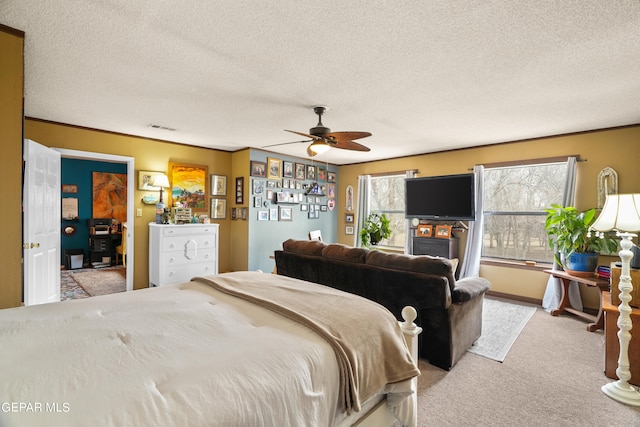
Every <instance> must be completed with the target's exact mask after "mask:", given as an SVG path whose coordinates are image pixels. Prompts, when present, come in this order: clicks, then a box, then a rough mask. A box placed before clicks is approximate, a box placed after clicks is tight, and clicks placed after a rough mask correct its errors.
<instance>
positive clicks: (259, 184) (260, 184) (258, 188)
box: [253, 179, 264, 194]
mask: <svg viewBox="0 0 640 427" xmlns="http://www.w3.org/2000/svg"><path fill="white" fill-rule="evenodd" d="M263 191H264V180H262V179H254V180H253V194H262V192H263Z"/></svg>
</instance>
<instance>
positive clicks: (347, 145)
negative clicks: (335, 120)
mask: <svg viewBox="0 0 640 427" xmlns="http://www.w3.org/2000/svg"><path fill="white" fill-rule="evenodd" d="M331 145H332V146H333V147H335V148H341V149H343V150H353V151H371V149H370V148H369V147H365V146H364V145H362V144H358V143H357V142H353V141H335V143H334V144H331Z"/></svg>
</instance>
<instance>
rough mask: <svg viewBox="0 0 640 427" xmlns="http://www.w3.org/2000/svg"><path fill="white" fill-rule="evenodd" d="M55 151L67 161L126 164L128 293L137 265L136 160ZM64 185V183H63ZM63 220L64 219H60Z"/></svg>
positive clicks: (123, 157) (89, 153)
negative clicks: (135, 252) (135, 234)
mask: <svg viewBox="0 0 640 427" xmlns="http://www.w3.org/2000/svg"><path fill="white" fill-rule="evenodd" d="M53 150H55V151H58V152H59V153H60V156H61V158H65V159H77V160H89V161H100V162H110V163H121V164H126V170H127V172H126V173H127V207H126V217H127V221H126V222H127V224H129V227H127V228H126V231H125V232H126V233H127V235H126V237H125V238H126V239H127V255H126V256H127V261H126V263H127V268H126V269H125V271H126V273H125V276H126V277H125V280H126V291H131V290H133V268H134V265H135V261H134V228H135V227H134V226H133V224H134V191H135V188H134V181H135V175H134V171H135V166H134V158H133V157H125V156H117V155H112V154H104V153H94V152H89V151H77V150H67V149H62V148H53ZM61 184H64V183H61ZM60 220H62V218H60Z"/></svg>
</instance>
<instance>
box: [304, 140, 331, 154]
mask: <svg viewBox="0 0 640 427" xmlns="http://www.w3.org/2000/svg"><path fill="white" fill-rule="evenodd" d="M329 148H331V146H330V145H329V144H327V143H326V142H324V141H323V140H321V139H318V140H316V141H314V142H312V143H311V145H310V146H309V150H311V151H313V152H314V153H316V154H322V153H326V152H327V151H329Z"/></svg>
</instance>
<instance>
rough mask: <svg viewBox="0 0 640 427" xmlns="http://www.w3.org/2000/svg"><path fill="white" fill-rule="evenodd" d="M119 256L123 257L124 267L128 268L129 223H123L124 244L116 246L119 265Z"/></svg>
mask: <svg viewBox="0 0 640 427" xmlns="http://www.w3.org/2000/svg"><path fill="white" fill-rule="evenodd" d="M118 255H120V256H121V257H122V266H123V267H126V266H127V223H126V222H123V223H122V243H121V244H120V245H119V246H116V264H118Z"/></svg>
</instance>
